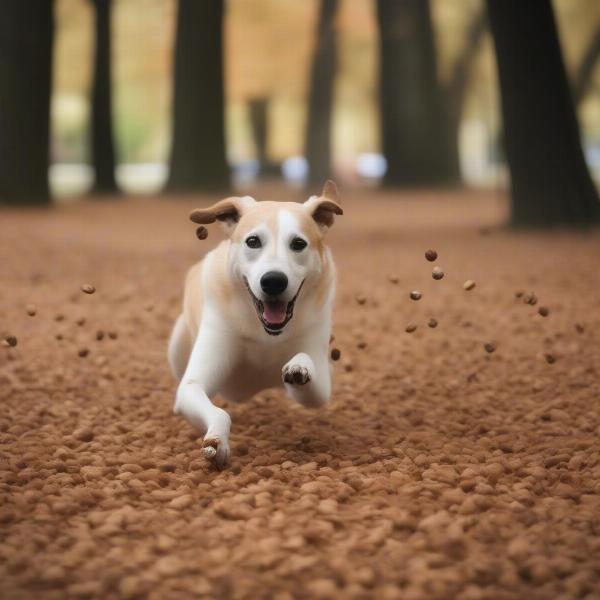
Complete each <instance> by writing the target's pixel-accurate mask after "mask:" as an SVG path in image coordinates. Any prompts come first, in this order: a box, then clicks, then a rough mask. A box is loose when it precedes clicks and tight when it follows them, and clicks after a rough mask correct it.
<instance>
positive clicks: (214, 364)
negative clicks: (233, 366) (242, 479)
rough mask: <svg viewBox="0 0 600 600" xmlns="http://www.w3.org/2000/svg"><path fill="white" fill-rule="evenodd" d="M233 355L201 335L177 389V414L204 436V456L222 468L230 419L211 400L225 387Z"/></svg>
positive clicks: (215, 338)
mask: <svg viewBox="0 0 600 600" xmlns="http://www.w3.org/2000/svg"><path fill="white" fill-rule="evenodd" d="M228 357H230V353H229V352H228V350H227V349H226V348H223V340H222V338H220V339H219V337H218V336H213V335H211V334H210V333H206V330H205V331H204V332H201V333H200V334H199V335H198V338H197V339H196V341H195V343H194V347H193V349H192V353H191V355H190V358H189V361H188V364H187V367H186V370H185V373H184V375H183V377H182V379H181V382H180V383H179V387H178V388H177V396H176V399H175V407H174V409H173V410H174V412H175V413H176V414H180V415H182V416H183V417H185V418H186V419H187V421H188V422H189V423H190V424H191V425H192V426H194V427H196V428H197V429H199V430H200V431H202V432H204V434H205V435H204V443H203V446H204V454H205V455H206V457H207V458H209V459H213V460H214V461H215V463H216V465H217V466H218V467H222V466H223V465H224V464H225V463H226V462H227V460H228V458H229V429H230V427H231V418H230V417H229V415H228V414H227V413H226V412H225V411H224V410H223V409H222V408H219V407H218V406H215V405H214V404H213V403H212V402H211V401H210V397H211V396H213V395H214V394H216V393H217V392H218V391H219V390H220V389H221V387H222V384H223V382H224V381H225V378H226V377H227V376H228V374H229V372H230V363H229V361H228Z"/></svg>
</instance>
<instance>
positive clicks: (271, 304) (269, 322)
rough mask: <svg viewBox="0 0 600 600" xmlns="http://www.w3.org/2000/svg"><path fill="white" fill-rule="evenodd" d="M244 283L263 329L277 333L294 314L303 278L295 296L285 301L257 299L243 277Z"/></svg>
mask: <svg viewBox="0 0 600 600" xmlns="http://www.w3.org/2000/svg"><path fill="white" fill-rule="evenodd" d="M244 284H245V285H246V289H247V290H248V293H249V294H250V297H251V298H252V302H253V303H254V308H255V309H256V314H257V315H258V319H259V321H260V322H261V325H262V326H263V328H264V330H265V331H266V332H267V333H268V334H269V335H279V334H280V333H281V332H282V331H283V329H284V327H285V326H286V325H287V324H288V323H289V322H290V321H291V319H292V317H293V316H294V306H295V304H296V299H297V298H298V294H299V293H300V290H301V289H302V286H303V285H304V280H302V283H301V284H300V285H299V286H298V291H297V292H296V294H295V296H294V297H293V298H292V299H291V300H290V301H289V302H287V303H285V302H282V301H281V300H259V299H258V298H257V297H256V296H255V295H254V293H253V292H252V289H251V288H250V284H249V283H248V280H247V279H246V278H245V277H244Z"/></svg>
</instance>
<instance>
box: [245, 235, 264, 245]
mask: <svg viewBox="0 0 600 600" xmlns="http://www.w3.org/2000/svg"><path fill="white" fill-rule="evenodd" d="M246 246H248V248H260V247H261V246H262V243H261V241H260V238H259V237H258V236H257V235H251V236H250V237H249V238H247V239H246Z"/></svg>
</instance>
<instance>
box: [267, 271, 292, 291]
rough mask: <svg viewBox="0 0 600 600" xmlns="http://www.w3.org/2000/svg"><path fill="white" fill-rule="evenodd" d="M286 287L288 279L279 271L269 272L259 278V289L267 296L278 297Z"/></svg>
mask: <svg viewBox="0 0 600 600" xmlns="http://www.w3.org/2000/svg"><path fill="white" fill-rule="evenodd" d="M287 285H288V278H287V276H286V274H285V273H282V272H281V271H269V272H268V273H265V274H264V275H263V276H262V277H261V278H260V287H261V288H262V291H263V292H264V293H265V294H267V296H278V295H279V294H281V292H283V291H285V288H287Z"/></svg>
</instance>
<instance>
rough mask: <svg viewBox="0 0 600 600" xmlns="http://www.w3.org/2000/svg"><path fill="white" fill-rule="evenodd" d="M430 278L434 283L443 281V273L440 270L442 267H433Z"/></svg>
mask: <svg viewBox="0 0 600 600" xmlns="http://www.w3.org/2000/svg"><path fill="white" fill-rule="evenodd" d="M431 276H432V277H433V278H434V279H435V280H436V281H439V280H440V279H443V278H444V271H443V270H442V267H433V270H432V271H431Z"/></svg>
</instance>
